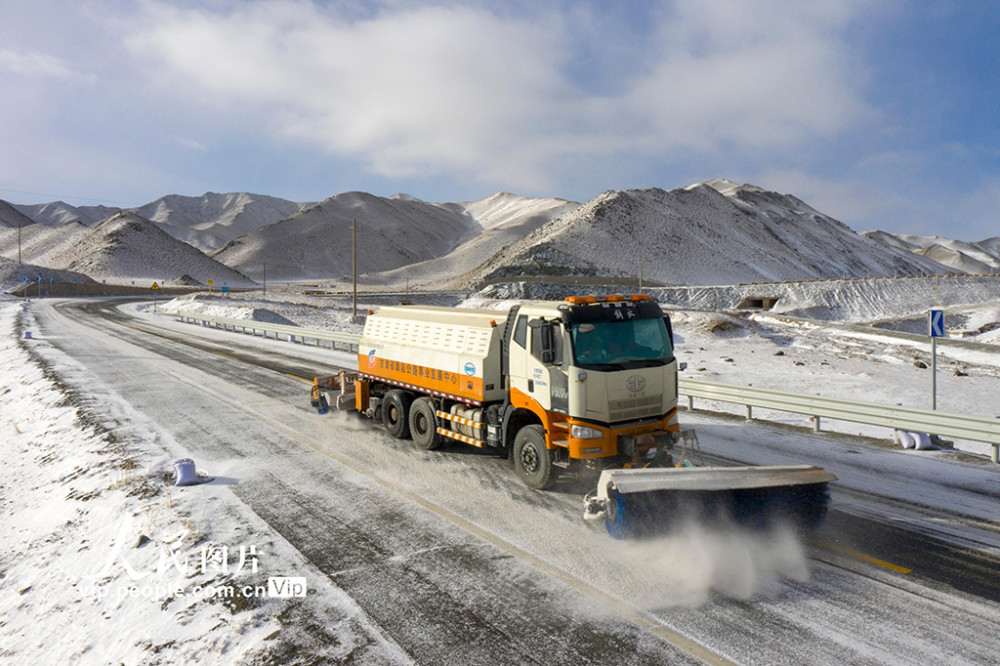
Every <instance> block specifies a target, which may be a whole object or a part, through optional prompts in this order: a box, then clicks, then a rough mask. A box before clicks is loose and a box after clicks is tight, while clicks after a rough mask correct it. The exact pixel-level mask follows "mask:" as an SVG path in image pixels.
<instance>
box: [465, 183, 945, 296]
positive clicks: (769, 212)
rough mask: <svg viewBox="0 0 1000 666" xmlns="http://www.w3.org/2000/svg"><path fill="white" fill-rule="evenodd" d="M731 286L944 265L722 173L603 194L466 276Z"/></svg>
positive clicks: (475, 279) (912, 271) (476, 279)
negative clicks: (683, 183) (669, 186)
mask: <svg viewBox="0 0 1000 666" xmlns="http://www.w3.org/2000/svg"><path fill="white" fill-rule="evenodd" d="M640 270H641V271H642V273H643V275H644V277H645V278H647V279H650V280H656V281H659V282H663V283H666V284H699V285H703V284H732V283H739V282H763V281H780V280H798V279H811V278H832V277H861V276H866V275H896V274H900V275H918V274H924V273H928V272H935V271H940V270H942V266H941V265H940V264H938V263H936V262H934V261H932V260H931V259H928V258H925V257H921V256H919V255H915V254H913V253H912V252H907V251H905V250H902V249H898V248H894V247H890V246H887V245H885V244H883V243H879V242H876V241H874V240H871V239H868V238H865V237H864V236H862V235H860V234H857V233H855V232H854V231H852V230H851V229H849V228H848V227H847V226H845V225H844V224H842V223H840V222H838V221H837V220H834V219H833V218H831V217H829V216H827V215H824V214H822V213H820V212H819V211H816V210H815V209H813V208H812V207H810V206H809V205H807V204H806V203H804V202H802V201H801V200H799V199H797V198H795V197H794V196H791V195H787V194H778V193H776V192H768V191H766V190H763V189H761V188H758V187H754V186H752V185H735V184H733V183H731V182H729V181H725V180H715V181H709V182H706V183H699V184H697V185H692V186H690V187H686V188H683V189H675V190H669V191H668V190H661V189H648V190H623V191H609V192H605V193H603V194H601V195H599V196H597V197H595V198H594V199H591V200H590V201H589V202H587V203H586V204H584V205H583V206H581V207H580V208H578V209H577V210H576V211H574V212H572V213H569V214H567V215H564V216H563V217H561V218H559V219H557V220H554V221H552V222H550V223H548V224H545V225H544V226H542V227H540V228H539V229H537V230H536V231H535V232H533V233H532V234H530V235H529V236H527V237H525V238H524V239H522V240H521V241H519V242H517V243H513V244H512V245H510V246H509V247H506V248H504V249H502V250H500V251H499V252H498V253H497V254H495V255H494V256H493V257H491V258H490V259H489V260H488V261H487V262H486V263H484V264H483V265H482V266H480V267H479V268H477V269H476V270H475V271H472V272H470V273H468V274H466V275H465V276H464V279H465V280H466V281H467V282H469V283H475V282H479V281H482V280H487V279H495V278H515V277H517V276H520V275H606V276H637V275H638V274H639V272H640Z"/></svg>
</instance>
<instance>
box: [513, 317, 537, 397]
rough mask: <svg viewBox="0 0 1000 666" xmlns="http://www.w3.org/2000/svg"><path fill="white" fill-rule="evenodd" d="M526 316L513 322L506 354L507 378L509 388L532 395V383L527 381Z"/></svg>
mask: <svg viewBox="0 0 1000 666" xmlns="http://www.w3.org/2000/svg"><path fill="white" fill-rule="evenodd" d="M528 358H529V354H528V316H527V315H520V316H518V318H517V320H516V321H515V322H514V333H513V334H512V335H511V340H510V352H509V354H508V359H507V363H508V373H509V375H508V378H509V381H510V388H511V389H517V390H518V391H520V392H521V393H524V394H526V395H529V396H530V395H533V394H534V382H533V381H532V382H530V383H529V381H528V379H529V375H528Z"/></svg>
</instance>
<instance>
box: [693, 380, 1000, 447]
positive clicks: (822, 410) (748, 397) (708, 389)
mask: <svg viewBox="0 0 1000 666" xmlns="http://www.w3.org/2000/svg"><path fill="white" fill-rule="evenodd" d="M677 383H678V392H679V393H680V394H681V395H685V396H687V398H688V408H689V409H693V408H694V399H695V398H701V399H705V400H716V401H718V402H726V403H734V404H738V405H744V406H745V407H746V409H747V418H748V419H749V418H751V417H752V413H753V412H752V409H753V408H754V407H760V408H763V409H773V410H776V411H781V412H790V413H793V414H805V415H807V416H811V417H812V419H813V429H814V430H816V431H817V432H818V431H819V429H820V420H821V419H824V418H827V419H833V420H837V421H849V422H851V423H864V424H867V425H876V426H884V427H886V428H893V429H897V430H908V431H911V432H926V433H930V434H933V435H945V436H948V437H957V438H959V439H968V440H972V441H976V442H987V443H989V444H991V445H992V447H993V456H992V457H993V462H997V458H998V453H1000V450H998V449H1000V419H991V418H987V417H983V416H972V415H968V414H951V413H947V412H939V411H931V410H926V409H914V408H912V407H900V406H892V405H879V404H876V403H871V402H858V401H855V400H843V399H840V398H824V397H821V396H808V395H799V394H797V393H788V392H786V391H774V390H771V389H760V388H755V387H752V386H734V385H731V384H720V383H717V382H706V381H702V380H697V379H678V382H677Z"/></svg>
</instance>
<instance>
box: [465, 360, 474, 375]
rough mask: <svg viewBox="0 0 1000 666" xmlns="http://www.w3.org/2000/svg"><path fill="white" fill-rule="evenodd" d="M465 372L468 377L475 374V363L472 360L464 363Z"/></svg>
mask: <svg viewBox="0 0 1000 666" xmlns="http://www.w3.org/2000/svg"><path fill="white" fill-rule="evenodd" d="M465 374H467V375H469V376H470V377H472V376H473V375H475V374H476V364H475V363H473V362H472V361H469V362H468V363H466V364H465Z"/></svg>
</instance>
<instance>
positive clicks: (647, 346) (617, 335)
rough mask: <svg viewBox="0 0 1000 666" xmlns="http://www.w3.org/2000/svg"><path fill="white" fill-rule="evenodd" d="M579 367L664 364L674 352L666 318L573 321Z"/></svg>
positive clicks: (574, 348) (573, 338) (629, 366)
mask: <svg viewBox="0 0 1000 666" xmlns="http://www.w3.org/2000/svg"><path fill="white" fill-rule="evenodd" d="M570 336H571V338H572V341H573V357H574V359H575V361H576V363H575V365H576V366H577V367H583V368H586V367H591V368H594V369H596V370H602V369H603V370H607V369H619V370H624V369H626V368H628V369H631V368H637V367H643V366H653V365H663V364H666V363H669V362H670V361H671V360H672V359H673V356H674V353H673V350H672V349H671V348H670V338H669V337H668V335H667V327H666V326H665V325H664V323H663V320H662V319H631V320H628V321H598V322H593V323H581V324H572V325H571V326H570Z"/></svg>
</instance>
